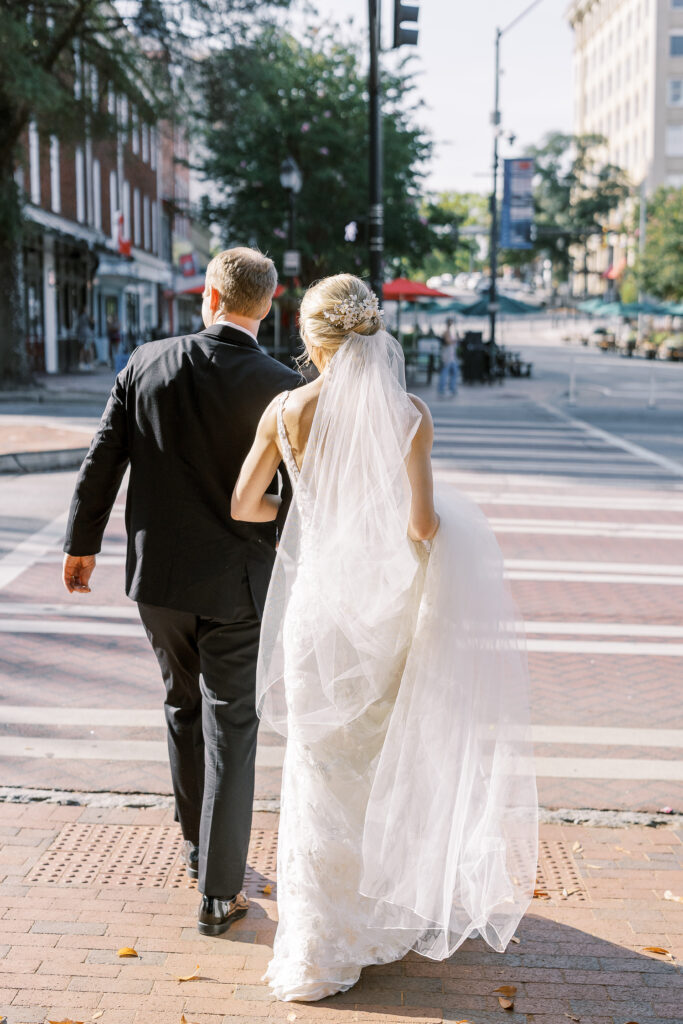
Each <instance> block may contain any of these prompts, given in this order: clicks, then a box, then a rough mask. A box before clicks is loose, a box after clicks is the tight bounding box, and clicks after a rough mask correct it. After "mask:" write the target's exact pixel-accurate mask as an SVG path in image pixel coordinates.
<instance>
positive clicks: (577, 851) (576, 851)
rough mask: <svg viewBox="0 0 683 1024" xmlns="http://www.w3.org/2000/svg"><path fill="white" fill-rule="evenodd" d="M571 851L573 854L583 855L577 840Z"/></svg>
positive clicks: (581, 847)
mask: <svg viewBox="0 0 683 1024" xmlns="http://www.w3.org/2000/svg"><path fill="white" fill-rule="evenodd" d="M572 850H573V851H574V853H583V846H582V845H581V843H580V842H579V840H578V839H577V840H576V842H575V843H574V845H573V846H572Z"/></svg>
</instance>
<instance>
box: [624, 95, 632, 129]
mask: <svg viewBox="0 0 683 1024" xmlns="http://www.w3.org/2000/svg"><path fill="white" fill-rule="evenodd" d="M630 120H631V101H630V100H626V102H625V103H624V124H628V123H629V121H630Z"/></svg>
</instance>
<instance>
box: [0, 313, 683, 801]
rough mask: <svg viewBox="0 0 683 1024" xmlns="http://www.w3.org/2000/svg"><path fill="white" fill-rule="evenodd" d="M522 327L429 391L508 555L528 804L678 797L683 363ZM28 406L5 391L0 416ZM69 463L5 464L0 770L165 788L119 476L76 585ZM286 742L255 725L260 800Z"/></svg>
mask: <svg viewBox="0 0 683 1024" xmlns="http://www.w3.org/2000/svg"><path fill="white" fill-rule="evenodd" d="M535 331H536V333H534V331H532V332H529V331H527V332H526V333H524V332H523V331H520V332H519V334H518V336H515V335H513V336H510V337H506V338H504V340H505V341H506V342H507V343H509V344H510V347H512V348H517V349H522V350H523V353H524V356H525V358H530V359H531V360H532V361H533V363H534V377H532V379H531V380H526V379H522V380H517V381H508V382H506V383H505V384H504V385H503V386H502V387H498V386H494V387H475V388H468V389H461V393H460V395H459V396H458V398H457V399H455V400H453V401H449V400H439V399H437V398H436V396H435V395H434V394H433V393H432V392H428V391H424V392H423V393H424V394H425V396H426V397H427V398H428V400H429V401H430V404H431V406H432V410H433V413H434V417H435V422H436V444H435V451H434V465H435V471H436V476H437V479H438V481H439V482H440V484H441V485H444V486H458V487H460V488H461V489H463V490H464V491H466V492H467V493H469V494H470V495H471V496H472V497H473V498H474V499H475V500H476V501H477V502H478V503H479V504H480V505H481V507H482V508H483V509H484V511H485V512H486V514H487V515H488V516H489V518H490V520H491V522H492V525H493V527H494V529H495V530H496V533H497V535H498V538H499V542H500V544H501V547H502V549H503V553H504V555H505V558H506V568H507V573H508V577H509V579H510V585H511V587H512V589H513V593H514V596H515V598H516V600H517V603H518V605H519V607H520V610H521V613H522V614H523V616H524V619H525V621H526V627H527V635H528V644H529V662H530V669H531V677H532V717H533V723H534V738H535V743H536V755H537V764H538V772H539V792H540V798H541V803H542V804H543V805H544V806H545V807H549V808H599V809H633V810H649V811H656V810H657V809H659V808H662V807H673V808H674V809H677V810H683V758H682V757H681V747H682V746H683V711H682V709H681V701H680V679H681V668H682V666H683V662H682V661H681V659H682V658H683V626H682V625H681V623H682V621H683V615H682V613H683V493H682V492H683V443H682V440H681V439H682V438H683V417H682V416H681V412H680V410H681V408H682V407H683V403H682V402H681V399H682V398H683V367H679V366H671V365H668V364H655V365H654V367H653V365H652V364H650V363H646V362H645V361H641V360H625V359H621V358H620V357H618V356H614V355H611V354H610V355H603V354H601V353H597V352H594V351H592V350H588V351H586V350H585V349H579V348H575V347H571V348H569V347H567V346H564V345H563V344H562V343H561V342H560V340H559V338H558V337H557V336H556V335H553V333H552V332H551V331H548V330H546V331H545V332H543V331H541V330H539V329H535ZM572 363H573V369H574V379H575V384H574V388H573V390H572V394H571V396H570V393H569V392H570V388H569V375H570V372H571V369H572ZM652 374H654V375H655V386H654V405H651V404H648V403H649V401H650V398H651V395H652V391H651V388H652ZM570 398H571V399H572V402H571V404H570ZM44 411H45V413H47V415H48V416H50V417H57V418H59V416H60V413H61V414H62V415H65V416H67V417H70V418H72V419H74V418H77V419H78V418H80V417H79V412H80V413H83V414H84V415H85V416H86V417H92V415H93V412H94V411H95V408H94V405H93V406H90V407H88V408H87V409H79V410H75V409H74V407H73V406H71V407H62V406H60V405H59V404H56V405H55V406H53V407H46V408H45V410H44ZM42 412H43V410H40V411H39V410H37V409H36V406H35V405H30V407H27V406H23V405H21V404H17V405H16V406H11V407H10V406H9V405H8V403H6V402H5V403H3V406H2V408H1V409H0V423H1V422H2V415H12V416H14V417H16V416H22V415H24V414H27V415H30V416H36V415H37V414H38V415H40V414H41V413H42ZM74 476H75V474H74V473H54V474H47V475H33V476H24V477H3V478H0V631H1V632H2V634H3V637H2V645H1V647H2V652H1V653H0V785H3V784H4V785H6V786H13V787H28V788H52V787H57V788H63V789H72V790H78V791H93V790H95V791H100V790H114V791H119V792H126V793H129V792H151V793H167V792H168V791H169V777H168V769H167V765H166V752H165V742H164V730H163V720H162V714H161V702H162V696H161V693H162V691H161V682H160V680H159V678H158V670H157V667H156V663H155V661H154V658H153V656H152V654H151V652H150V650H149V648H148V646H147V643H146V640H145V638H144V636H143V635H142V632H141V629H140V626H139V623H138V621H137V617H136V609H135V607H134V605H132V604H131V602H129V601H127V599H126V598H125V596H124V594H123V552H124V548H123V542H124V532H123V519H122V510H123V505H122V503H123V500H124V495H123V494H121V495H120V496H119V502H118V503H117V506H116V508H115V510H114V514H113V516H112V520H111V522H110V525H109V528H108V531H107V535H106V537H105V545H104V549H103V553H102V556H101V557H100V559H99V560H98V568H97V571H96V575H95V577H94V580H93V593H92V595H90V596H89V597H85V596H78V597H69V596H68V595H67V594H66V592H65V591H64V590H63V588H62V586H61V583H60V580H59V562H60V553H59V549H60V537H61V532H62V530H63V524H64V517H65V513H66V509H67V507H68V502H69V498H70V492H71V488H72V486H73V480H74ZM282 754H283V747H282V742H281V740H280V739H279V737H277V736H275V735H272V734H269V733H266V732H265V731H263V732H262V736H261V745H260V751H259V758H258V778H257V799H258V800H261V801H272V800H276V799H277V795H278V789H279V768H280V765H281V763H282Z"/></svg>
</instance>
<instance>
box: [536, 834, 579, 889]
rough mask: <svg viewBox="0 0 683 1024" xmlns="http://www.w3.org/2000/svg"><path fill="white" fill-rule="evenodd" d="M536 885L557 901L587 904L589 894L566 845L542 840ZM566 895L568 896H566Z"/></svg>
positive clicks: (539, 847) (539, 849) (539, 848)
mask: <svg viewBox="0 0 683 1024" xmlns="http://www.w3.org/2000/svg"><path fill="white" fill-rule="evenodd" d="M536 885H537V886H538V888H539V889H542V890H543V891H544V892H547V893H548V895H549V896H552V897H553V898H555V899H562V900H567V899H569V900H572V901H573V902H579V903H585V902H586V901H587V899H588V893H587V892H586V890H585V888H584V884H583V881H582V879H581V876H580V875H579V872H578V870H577V867H576V864H575V863H574V858H573V857H572V855H571V853H570V852H569V850H568V849H567V845H566V843H562V842H559V841H555V842H552V841H550V840H547V839H541V841H540V842H539V845H538V872H537V875H536ZM565 893H566V896H565V895H564V894H565Z"/></svg>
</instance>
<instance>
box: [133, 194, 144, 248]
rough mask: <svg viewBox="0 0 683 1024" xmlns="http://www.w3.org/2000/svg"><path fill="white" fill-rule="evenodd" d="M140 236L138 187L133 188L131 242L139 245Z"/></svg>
mask: <svg viewBox="0 0 683 1024" xmlns="http://www.w3.org/2000/svg"><path fill="white" fill-rule="evenodd" d="M141 236H142V231H141V224H140V189H139V188H136V189H133V242H134V244H135V245H137V246H139V245H140V240H141Z"/></svg>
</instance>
